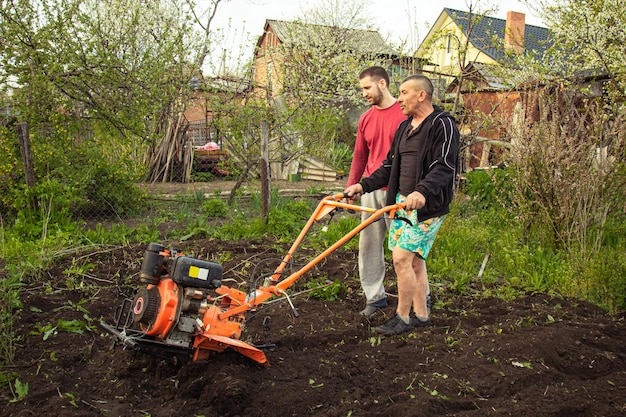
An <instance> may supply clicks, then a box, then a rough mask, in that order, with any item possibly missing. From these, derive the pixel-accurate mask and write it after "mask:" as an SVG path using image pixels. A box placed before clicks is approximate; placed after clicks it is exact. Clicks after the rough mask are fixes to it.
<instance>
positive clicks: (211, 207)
mask: <svg viewBox="0 0 626 417" xmlns="http://www.w3.org/2000/svg"><path fill="white" fill-rule="evenodd" d="M202 210H203V211H204V214H205V215H206V216H207V217H209V218H223V217H226V215H227V214H228V204H226V202H225V201H222V200H219V199H216V198H212V199H210V200H206V201H205V202H204V203H202Z"/></svg>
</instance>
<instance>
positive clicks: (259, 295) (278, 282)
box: [220, 194, 404, 319]
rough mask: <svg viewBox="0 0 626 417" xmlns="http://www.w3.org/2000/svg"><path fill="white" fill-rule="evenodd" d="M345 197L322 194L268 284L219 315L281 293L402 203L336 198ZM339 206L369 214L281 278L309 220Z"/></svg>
mask: <svg viewBox="0 0 626 417" xmlns="http://www.w3.org/2000/svg"><path fill="white" fill-rule="evenodd" d="M346 198H348V197H347V196H346V195H345V194H335V195H330V196H327V197H324V198H323V199H322V201H320V203H319V204H318V205H317V208H316V209H315V211H313V214H311V217H309V220H308V221H307V223H306V224H305V225H304V227H303V229H302V231H301V232H300V234H299V235H298V237H297V238H296V240H295V241H294V243H293V245H292V246H291V248H290V249H289V251H288V252H287V254H286V255H285V256H284V258H283V260H282V262H281V263H280V265H279V266H278V267H277V268H276V270H275V271H274V273H273V274H272V277H271V280H270V283H271V284H272V285H270V286H268V287H259V288H258V289H257V290H255V291H254V292H252V293H251V294H248V295H247V297H246V300H245V302H243V303H242V304H241V305H239V306H237V307H233V308H231V309H229V310H227V311H225V312H223V313H221V314H220V319H226V318H228V317H231V316H233V315H236V314H240V313H243V312H245V311H247V310H249V309H250V308H252V307H255V306H257V305H259V304H261V303H263V302H265V301H267V300H268V299H270V298H271V297H273V296H280V295H282V293H283V292H284V291H285V290H286V289H287V288H289V287H290V286H291V285H292V284H293V283H294V282H296V281H297V280H298V279H299V278H300V277H302V275H304V274H305V273H307V272H308V271H309V270H311V269H312V268H313V267H314V266H315V265H317V264H318V263H319V262H321V261H322V260H323V259H324V258H326V257H327V256H328V255H329V254H330V253H332V252H334V251H335V250H336V249H337V248H339V247H341V246H342V245H344V244H345V243H346V242H347V241H349V240H350V239H352V238H353V237H354V236H356V235H357V234H358V233H359V232H360V231H361V230H363V229H365V228H366V227H367V226H369V225H370V224H372V223H373V222H375V221H376V220H378V219H379V218H380V217H382V216H383V215H384V214H386V213H389V217H390V218H391V219H393V218H394V217H395V213H396V211H397V210H398V209H401V208H404V203H397V204H393V205H390V206H386V207H383V208H381V209H378V210H376V209H372V208H369V207H363V206H359V205H356V204H349V203H344V202H341V201H340V200H343V199H346ZM337 208H340V209H345V210H353V211H359V212H367V213H372V215H371V216H370V217H368V218H367V219H366V220H365V221H363V222H361V223H360V224H359V225H358V226H356V227H355V228H354V229H352V230H351V231H350V232H348V233H347V234H346V235H345V236H343V237H342V238H341V239H339V240H338V241H337V242H335V243H334V244H333V245H331V246H330V247H328V248H327V249H326V250H325V251H323V252H322V253H320V254H319V255H318V256H316V257H315V258H314V259H313V260H311V261H310V262H309V263H308V264H306V265H304V266H303V267H302V268H300V269H299V270H298V271H296V272H294V273H293V274H291V275H289V276H288V277H286V278H284V279H281V277H282V275H283V271H284V270H285V268H286V267H287V265H288V264H289V262H290V261H291V259H292V258H293V256H294V254H295V252H296V250H297V249H298V247H299V246H300V244H301V243H302V241H303V240H304V237H305V236H306V235H307V233H308V232H309V230H310V229H311V227H312V226H313V224H314V223H315V222H316V221H318V220H320V219H321V218H323V217H324V216H326V215H327V214H329V213H330V212H332V211H333V210H335V209H337Z"/></svg>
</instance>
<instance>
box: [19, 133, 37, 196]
mask: <svg viewBox="0 0 626 417" xmlns="http://www.w3.org/2000/svg"><path fill="white" fill-rule="evenodd" d="M16 129H17V135H18V136H19V138H20V153H21V154H22V163H23V164H24V176H25V180H26V185H27V186H29V187H32V186H34V185H35V169H34V168H33V153H32V151H31V148H30V136H29V134H28V123H25V122H20V123H17V124H16Z"/></svg>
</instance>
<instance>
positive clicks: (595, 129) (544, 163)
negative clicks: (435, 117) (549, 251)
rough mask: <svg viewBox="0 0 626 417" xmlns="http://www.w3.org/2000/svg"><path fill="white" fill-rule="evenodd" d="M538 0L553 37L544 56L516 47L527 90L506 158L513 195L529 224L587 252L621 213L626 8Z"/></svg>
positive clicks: (625, 162)
mask: <svg viewBox="0 0 626 417" xmlns="http://www.w3.org/2000/svg"><path fill="white" fill-rule="evenodd" d="M539 4H540V5H541V7H543V9H542V10H543V17H544V21H545V22H547V23H548V26H549V28H550V30H551V32H552V35H553V45H552V47H551V48H549V49H548V51H547V54H546V56H545V57H544V59H543V60H541V61H538V60H536V59H530V58H529V57H523V56H519V57H517V58H518V61H517V62H518V68H520V69H521V71H522V72H523V74H525V75H526V76H525V77H524V78H525V79H526V80H527V83H526V86H525V87H526V88H525V89H526V90H527V91H528V92H527V93H525V96H526V99H525V102H524V104H525V105H524V111H523V112H520V116H521V118H522V119H523V124H522V125H521V127H520V129H518V130H517V132H516V134H515V135H514V137H513V140H514V143H515V146H514V147H513V152H512V153H511V155H510V158H509V160H508V163H509V165H510V166H511V168H512V170H513V171H514V172H515V173H516V174H515V181H514V184H515V189H516V193H515V194H514V201H513V202H514V203H515V206H516V208H517V213H516V215H517V216H519V217H520V218H521V219H522V221H524V223H525V224H526V225H528V226H529V231H535V232H539V234H542V235H543V236H544V237H548V239H549V240H551V241H552V243H553V244H554V245H555V246H557V247H559V248H564V249H566V250H569V251H570V252H571V253H575V254H576V255H577V257H579V258H582V260H585V261H586V260H589V259H592V258H593V256H594V254H596V253H597V251H599V250H601V248H602V242H603V240H602V237H603V233H604V231H605V228H606V224H607V220H608V219H609V218H611V217H614V218H619V217H620V216H621V215H622V213H623V201H624V194H625V193H624V189H625V188H626V137H625V135H624V132H625V131H626V120H625V119H624V114H625V112H624V105H625V100H624V99H625V98H626V97H625V94H624V91H625V90H624V87H626V84H625V82H626V58H625V57H624V54H623V45H624V44H625V42H626V35H625V34H624V33H623V31H622V30H621V28H623V27H624V26H625V25H626V12H625V11H624V10H623V7H622V5H621V2H620V1H614V0H603V1H586V0H584V1H560V2H558V3H556V4H554V3H548V2H543V1H541V2H539ZM607 23H608V24H607ZM531 225H533V226H532V227H531ZM538 225H543V226H544V227H537V226H538ZM545 226H548V227H545Z"/></svg>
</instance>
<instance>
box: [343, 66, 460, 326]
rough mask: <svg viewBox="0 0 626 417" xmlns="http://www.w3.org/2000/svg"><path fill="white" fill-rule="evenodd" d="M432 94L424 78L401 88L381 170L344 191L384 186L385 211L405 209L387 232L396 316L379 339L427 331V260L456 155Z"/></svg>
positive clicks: (455, 136)
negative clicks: (400, 118)
mask: <svg viewBox="0 0 626 417" xmlns="http://www.w3.org/2000/svg"><path fill="white" fill-rule="evenodd" d="M432 94H433V85H432V83H431V81H430V80H429V79H428V78H427V77H425V76H423V75H411V76H409V77H407V78H406V79H405V80H404V81H403V82H402V85H401V86H400V95H399V97H398V102H399V103H400V107H401V108H402V112H403V113H404V114H405V115H407V116H408V119H407V120H405V121H404V122H402V124H401V125H400V126H399V127H398V130H397V131H396V133H395V136H394V139H393V143H392V144H391V149H390V150H389V153H388V154H387V157H386V158H385V161H384V162H383V163H382V165H381V166H380V167H379V168H378V169H377V170H376V171H375V172H373V173H372V174H371V175H370V176H369V177H367V178H363V179H362V180H361V182H360V183H358V184H354V185H351V186H350V187H348V188H347V189H346V190H345V192H346V193H347V194H348V195H349V196H353V197H355V198H358V197H359V196H360V195H362V194H364V193H370V192H372V191H374V190H377V189H380V188H382V187H384V186H387V187H388V191H387V202H386V203H387V205H389V204H394V203H401V202H403V203H405V208H404V209H403V210H399V211H398V212H397V213H396V218H395V219H394V221H393V222H392V224H391V226H390V230H389V249H391V251H392V257H393V265H394V269H395V272H396V276H397V277H398V305H397V307H396V315H395V316H394V317H392V318H391V319H390V320H388V321H387V322H386V323H384V324H382V325H381V326H378V327H376V328H375V329H374V330H375V331H376V332H378V333H380V334H383V335H393V334H400V333H403V332H407V331H410V330H411V329H412V328H414V327H424V326H428V325H430V317H429V312H428V308H427V302H426V298H427V295H428V276H427V272H426V258H427V257H428V253H429V251H430V248H431V247H432V244H433V242H434V240H435V237H436V236H437V232H438V231H439V228H440V227H441V224H442V223H443V220H444V218H445V215H446V214H447V213H448V212H449V211H450V203H451V201H452V197H453V192H454V179H455V176H456V169H457V166H458V153H459V130H458V128H457V126H456V123H455V121H454V119H453V117H452V116H451V115H450V114H449V113H447V112H444V111H443V110H441V109H440V108H439V107H437V106H434V105H433V103H432ZM401 218H404V219H408V220H409V221H410V222H411V224H409V223H408V222H406V221H404V220H401ZM411 307H412V311H411Z"/></svg>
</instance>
